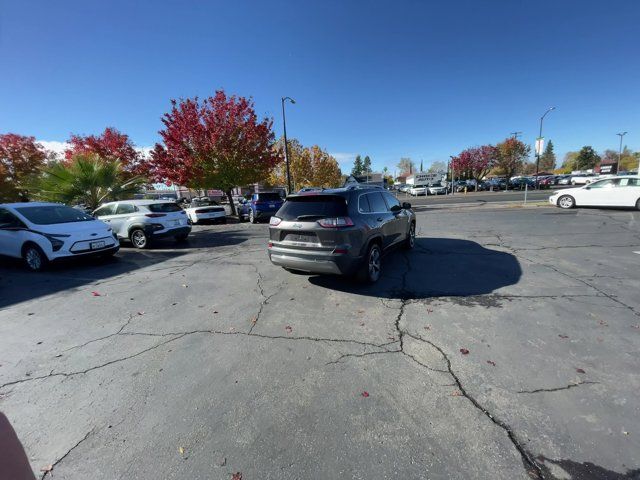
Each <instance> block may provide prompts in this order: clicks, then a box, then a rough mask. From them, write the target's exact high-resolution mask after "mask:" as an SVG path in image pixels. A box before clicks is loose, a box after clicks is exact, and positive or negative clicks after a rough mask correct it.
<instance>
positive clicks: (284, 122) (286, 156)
mask: <svg viewBox="0 0 640 480" xmlns="http://www.w3.org/2000/svg"><path fill="white" fill-rule="evenodd" d="M285 100H289V101H290V102H291V104H295V103H296V101H295V100H294V99H293V98H291V97H282V129H283V130H284V160H285V163H286V165H287V195H291V171H290V169H289V144H288V142H287V118H286V116H285V114H284V102H285Z"/></svg>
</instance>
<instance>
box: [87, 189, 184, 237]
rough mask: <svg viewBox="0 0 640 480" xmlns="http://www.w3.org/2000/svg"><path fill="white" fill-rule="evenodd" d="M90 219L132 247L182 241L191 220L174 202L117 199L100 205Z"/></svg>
mask: <svg viewBox="0 0 640 480" xmlns="http://www.w3.org/2000/svg"><path fill="white" fill-rule="evenodd" d="M93 216H94V217H96V218H98V219H100V220H102V221H104V222H105V223H107V224H108V225H109V226H110V227H111V228H112V229H113V231H114V233H115V234H116V235H117V237H118V239H119V240H130V241H131V243H132V244H133V246H134V247H136V248H147V247H148V246H149V244H150V243H151V242H152V241H153V240H155V239H158V238H163V237H174V238H175V239H176V240H177V241H184V240H186V239H187V237H188V236H189V233H190V232H191V221H190V220H189V219H188V218H187V214H186V212H185V211H184V210H183V209H182V208H180V206H179V205H178V204H177V203H176V202H167V201H162V200H121V201H118V202H109V203H105V204H104V205H102V206H100V208H98V209H97V210H96V211H95V212H93Z"/></svg>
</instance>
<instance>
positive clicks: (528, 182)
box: [509, 177, 536, 190]
mask: <svg viewBox="0 0 640 480" xmlns="http://www.w3.org/2000/svg"><path fill="white" fill-rule="evenodd" d="M509 188H511V189H513V190H524V189H525V188H536V181H535V180H534V179H533V178H529V177H516V178H512V179H511V180H509Z"/></svg>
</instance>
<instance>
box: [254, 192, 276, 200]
mask: <svg viewBox="0 0 640 480" xmlns="http://www.w3.org/2000/svg"><path fill="white" fill-rule="evenodd" d="M258 200H265V201H269V200H272V201H279V200H282V197H281V196H280V194H278V193H275V192H268V193H259V194H258Z"/></svg>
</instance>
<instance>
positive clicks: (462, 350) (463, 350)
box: [460, 348, 469, 355]
mask: <svg viewBox="0 0 640 480" xmlns="http://www.w3.org/2000/svg"><path fill="white" fill-rule="evenodd" d="M460 353H461V354H463V355H469V350H467V349H466V348H461V349H460Z"/></svg>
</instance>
